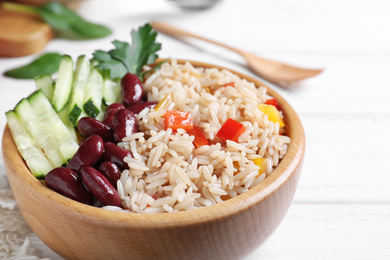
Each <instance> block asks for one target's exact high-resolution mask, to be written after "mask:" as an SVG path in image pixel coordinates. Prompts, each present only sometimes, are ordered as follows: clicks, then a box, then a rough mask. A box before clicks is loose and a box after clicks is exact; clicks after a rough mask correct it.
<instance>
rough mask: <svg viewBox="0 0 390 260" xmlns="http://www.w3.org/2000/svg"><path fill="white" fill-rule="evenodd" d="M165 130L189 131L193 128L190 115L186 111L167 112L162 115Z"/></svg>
mask: <svg viewBox="0 0 390 260" xmlns="http://www.w3.org/2000/svg"><path fill="white" fill-rule="evenodd" d="M164 122H165V130H167V129H168V128H172V130H177V129H178V128H182V129H184V130H191V129H192V128H193V124H192V117H191V113H190V112H187V111H178V110H168V111H167V112H165V115H164Z"/></svg>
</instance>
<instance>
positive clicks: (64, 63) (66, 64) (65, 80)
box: [51, 55, 73, 112]
mask: <svg viewBox="0 0 390 260" xmlns="http://www.w3.org/2000/svg"><path fill="white" fill-rule="evenodd" d="M72 83H73V61H72V58H71V57H70V56H69V55H63V56H62V59H61V63H60V67H59V69H58V77H57V81H56V84H55V88H54V93H53V99H52V101H51V102H52V105H53V107H54V109H55V111H56V112H60V111H61V110H62V109H63V108H64V107H65V105H66V103H68V101H69V97H70V93H71V91H72Z"/></svg>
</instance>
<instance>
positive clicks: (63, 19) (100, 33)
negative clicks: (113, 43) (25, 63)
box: [1, 1, 112, 39]
mask: <svg viewBox="0 0 390 260" xmlns="http://www.w3.org/2000/svg"><path fill="white" fill-rule="evenodd" d="M1 8H3V9H6V10H14V11H21V12H30V13H37V14H39V15H40V16H41V17H42V19H43V20H44V21H45V22H46V23H48V24H49V25H50V26H51V27H52V28H53V29H54V30H55V31H56V32H57V33H58V34H59V36H61V37H64V38H77V39H96V38H102V37H106V36H108V35H110V34H112V31H111V30H110V29H109V28H107V27H106V26H104V25H100V24H95V23H91V22H88V21H86V20H85V19H83V18H82V17H81V16H80V15H78V14H77V13H76V12H74V11H73V10H71V9H69V8H68V7H66V6H64V5H63V4H61V3H59V2H56V1H54V2H49V3H48V4H46V5H43V6H29V5H23V4H17V3H10V2H4V3H2V4H1Z"/></svg>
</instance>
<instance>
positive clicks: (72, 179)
mask: <svg viewBox="0 0 390 260" xmlns="http://www.w3.org/2000/svg"><path fill="white" fill-rule="evenodd" d="M45 182H46V185H47V186H48V187H49V188H50V189H52V190H54V191H56V192H58V193H60V194H62V195H64V196H66V197H68V198H71V199H73V200H76V201H79V202H82V203H85V204H88V205H90V204H91V203H92V194H91V193H89V191H88V190H87V189H86V188H85V186H84V184H83V182H82V180H81V178H80V177H79V176H78V175H77V173H75V172H74V171H73V170H71V169H68V168H65V167H57V168H54V169H53V170H51V171H50V172H48V174H47V175H46V177H45Z"/></svg>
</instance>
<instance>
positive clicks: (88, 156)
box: [68, 135, 104, 173]
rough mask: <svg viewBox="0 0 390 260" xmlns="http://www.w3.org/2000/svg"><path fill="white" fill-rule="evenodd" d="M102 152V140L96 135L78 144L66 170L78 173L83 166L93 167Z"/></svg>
mask: <svg viewBox="0 0 390 260" xmlns="http://www.w3.org/2000/svg"><path fill="white" fill-rule="evenodd" d="M103 152H104V142H103V139H102V138H101V137H100V136H98V135H92V136H90V137H88V138H87V139H85V140H84V141H83V142H82V143H81V144H80V147H79V149H78V150H77V152H76V153H75V155H73V157H72V159H70V161H69V162H68V168H69V169H72V170H73V171H75V172H77V173H78V172H79V171H80V169H81V167H82V166H83V165H88V166H94V165H95V164H96V162H97V161H99V159H100V157H101V156H102V155H103Z"/></svg>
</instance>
